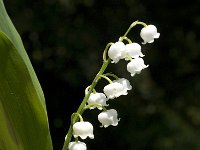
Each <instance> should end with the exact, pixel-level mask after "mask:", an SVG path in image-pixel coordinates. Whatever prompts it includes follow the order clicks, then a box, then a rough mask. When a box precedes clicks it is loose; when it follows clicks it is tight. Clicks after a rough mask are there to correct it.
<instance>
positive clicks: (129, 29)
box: [120, 21, 147, 41]
mask: <svg viewBox="0 0 200 150" xmlns="http://www.w3.org/2000/svg"><path fill="white" fill-rule="evenodd" d="M137 24H140V25H142V26H144V27H146V26H147V24H146V23H144V22H140V21H135V22H133V23H132V24H131V25H130V27H129V28H128V30H127V31H126V33H125V34H124V35H123V37H122V38H120V41H122V40H123V39H124V37H126V36H127V34H128V33H129V32H130V31H131V29H132V28H133V27H135V26H136V25H137Z"/></svg>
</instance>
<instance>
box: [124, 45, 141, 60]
mask: <svg viewBox="0 0 200 150" xmlns="http://www.w3.org/2000/svg"><path fill="white" fill-rule="evenodd" d="M124 55H125V56H124V58H125V60H130V59H131V58H138V57H139V56H140V57H143V56H144V55H143V54H142V52H141V46H140V45H139V44H138V43H131V44H126V46H125V53H124Z"/></svg>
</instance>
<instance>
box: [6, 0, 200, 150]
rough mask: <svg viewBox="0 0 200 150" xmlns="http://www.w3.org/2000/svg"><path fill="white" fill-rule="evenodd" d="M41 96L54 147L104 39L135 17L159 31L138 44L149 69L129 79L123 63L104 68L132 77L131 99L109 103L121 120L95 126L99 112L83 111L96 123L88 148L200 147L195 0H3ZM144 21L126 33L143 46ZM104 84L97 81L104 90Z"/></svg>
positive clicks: (199, 5) (199, 29) (198, 5)
mask: <svg viewBox="0 0 200 150" xmlns="http://www.w3.org/2000/svg"><path fill="white" fill-rule="evenodd" d="M4 2H5V5H6V8H7V11H8V13H9V15H10V17H11V19H12V21H13V23H14V24H15V26H16V28H17V30H18V32H19V33H20V35H21V37H22V39H23V42H24V45H25V48H26V50H27V53H28V55H29V56H30V59H31V62H32V64H33V66H34V68H35V71H36V73H37V76H38V78H39V81H40V83H41V86H42V88H43V90H44V94H45V97H46V104H47V110H48V116H49V123H50V130H51V135H52V140H53V145H54V149H55V150H60V149H61V147H62V144H63V141H64V137H65V135H66V132H67V129H68V127H69V123H70V115H71V114H72V113H73V112H74V111H76V109H77V108H78V106H79V104H80V102H81V101H82V99H83V97H84V90H85V88H86V87H87V86H88V85H89V84H90V83H91V81H92V80H93V78H94V76H95V75H96V73H97V72H98V70H99V68H100V66H101V65H102V53H103V50H104V48H105V46H106V44H107V43H108V42H111V41H112V42H116V41H117V40H118V38H119V37H120V36H121V35H123V34H124V32H125V31H126V30H127V28H128V27H129V25H130V24H131V23H132V22H133V21H135V20H141V21H144V22H146V23H147V24H154V25H156V26H157V28H158V31H159V32H160V33H161V36H160V38H159V39H158V40H156V41H155V42H154V43H153V44H147V45H143V47H142V48H143V53H144V54H145V55H146V56H145V57H144V61H145V64H149V65H150V67H149V68H147V69H145V70H143V71H142V72H141V74H139V75H136V76H135V77H133V78H132V77H131V76H130V74H129V73H128V72H127V71H126V62H124V61H120V63H118V64H116V65H110V67H109V69H108V70H109V71H112V72H113V73H115V74H117V75H118V76H119V77H125V78H127V79H129V80H130V82H131V84H132V86H133V90H132V91H130V92H129V94H128V96H121V97H120V98H118V99H116V100H113V101H109V104H110V108H115V109H116V110H117V111H118V113H119V117H120V118H121V121H120V122H119V125H118V126H117V127H108V128H106V129H104V128H100V127H99V125H100V123H99V122H98V120H97V115H98V113H99V111H98V110H94V111H87V112H86V114H85V115H84V116H83V117H84V119H85V120H88V121H90V122H92V123H93V125H94V135H95V139H94V140H89V139H87V140H85V142H86V143H87V146H88V150H126V149H127V150H133V149H134V150H200V102H199V101H200V76H199V75H200V69H199V65H200V61H199V57H200V36H199V35H200V14H199V9H200V1H199V0H196V1H188V2H184V1H173V0H160V1H153V0H148V1H147V0H140V1H139V0H121V1H119V0H110V1H108V0H99V1H97V0H15V1H14V0H4ZM140 30H141V26H138V27H136V28H135V30H133V31H132V32H131V33H130V34H129V38H131V39H132V40H133V41H136V42H138V43H141V42H142V40H141V39H140V37H139V32H140ZM105 85H106V82H101V83H100V84H99V85H98V86H97V91H99V92H101V90H102V87H103V86H105Z"/></svg>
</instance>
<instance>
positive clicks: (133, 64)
mask: <svg viewBox="0 0 200 150" xmlns="http://www.w3.org/2000/svg"><path fill="white" fill-rule="evenodd" d="M147 67H148V65H145V64H144V60H143V59H142V58H135V59H132V60H131V61H130V62H129V63H128V64H127V70H128V72H130V73H131V76H134V75H135V74H139V73H140V72H141V71H142V69H145V68H147Z"/></svg>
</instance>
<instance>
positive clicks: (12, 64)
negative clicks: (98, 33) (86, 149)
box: [0, 0, 52, 150]
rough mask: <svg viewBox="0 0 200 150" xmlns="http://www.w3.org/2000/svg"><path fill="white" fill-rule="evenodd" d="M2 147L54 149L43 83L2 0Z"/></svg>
mask: <svg viewBox="0 0 200 150" xmlns="http://www.w3.org/2000/svg"><path fill="white" fill-rule="evenodd" d="M0 150H52V143H51V137H50V132H49V127H48V118H47V112H46V106H45V100H44V95H43V92H42V89H41V86H40V84H39V82H38V79H37V77H36V75H35V72H34V70H33V67H32V65H31V63H30V60H29V58H28V56H27V54H26V51H25V49H24V46H23V44H22V41H21V38H20V36H19V34H18V33H17V31H16V29H15V28H14V26H13V24H12V22H11V20H10V18H9V17H8V15H7V13H6V10H5V7H4V4H3V1H2V0H0Z"/></svg>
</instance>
